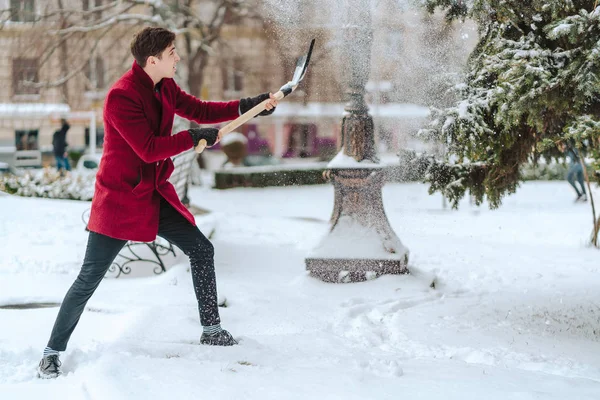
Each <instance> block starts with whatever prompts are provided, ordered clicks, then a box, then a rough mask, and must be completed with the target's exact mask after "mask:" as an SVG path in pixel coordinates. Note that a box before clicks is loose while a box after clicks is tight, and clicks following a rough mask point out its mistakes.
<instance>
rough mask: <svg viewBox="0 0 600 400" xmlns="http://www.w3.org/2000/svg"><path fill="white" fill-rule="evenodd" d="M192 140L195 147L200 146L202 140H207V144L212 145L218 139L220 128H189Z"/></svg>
mask: <svg viewBox="0 0 600 400" xmlns="http://www.w3.org/2000/svg"><path fill="white" fill-rule="evenodd" d="M188 132H189V133H190V136H191V137H192V140H193V141H194V147H196V146H198V143H200V140H202V139H204V140H206V145H207V146H209V147H210V146H212V145H214V144H215V142H216V141H217V136H218V135H219V130H218V129H217V128H192V129H188Z"/></svg>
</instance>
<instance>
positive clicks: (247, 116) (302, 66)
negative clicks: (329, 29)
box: [195, 39, 315, 153]
mask: <svg viewBox="0 0 600 400" xmlns="http://www.w3.org/2000/svg"><path fill="white" fill-rule="evenodd" d="M314 45H315V39H313V40H311V42H310V47H309V48H308V53H306V54H305V55H303V56H302V57H300V58H299V59H298V61H297V62H296V69H295V70H294V76H293V77H292V80H291V81H289V82H288V83H286V84H285V85H283V86H282V87H281V88H280V89H279V91H278V92H277V93H275V94H274V95H273V96H274V97H275V98H276V99H277V100H281V99H283V98H284V97H285V96H287V95H288V94H290V93H292V92H293V91H294V90H296V88H297V87H298V84H299V83H300V81H302V78H304V75H305V74H306V69H307V68H308V63H309V62H310V55H311V53H312V50H313V47H314ZM268 101H269V100H265V101H263V102H262V103H260V104H258V105H256V106H254V107H253V108H251V109H250V110H248V111H246V112H245V113H244V114H242V115H240V116H239V117H237V118H236V119H234V120H233V121H231V122H230V123H228V124H227V125H225V126H224V127H222V128H221V129H219V137H221V138H222V137H223V136H224V135H227V134H228V133H230V132H232V131H233V130H235V129H236V128H237V127H239V126H241V125H243V124H245V123H246V122H248V121H250V120H251V119H252V118H254V117H256V116H257V115H258V114H260V113H261V112H263V111H264V110H265V108H266V107H265V106H266V104H267V102H268ZM206 145H207V143H206V140H204V139H201V140H200V142H199V143H198V145H197V146H196V149H195V150H196V153H202V152H203V151H204V149H205V148H206Z"/></svg>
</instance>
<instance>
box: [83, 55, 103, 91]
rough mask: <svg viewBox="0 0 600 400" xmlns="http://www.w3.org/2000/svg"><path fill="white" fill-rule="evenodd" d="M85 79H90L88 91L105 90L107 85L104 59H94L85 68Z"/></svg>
mask: <svg viewBox="0 0 600 400" xmlns="http://www.w3.org/2000/svg"><path fill="white" fill-rule="evenodd" d="M85 77H86V78H87V79H88V82H87V85H86V86H87V88H88V90H97V89H103V88H104V85H105V83H106V82H105V81H106V80H105V73H104V59H103V58H102V57H92V58H91V59H90V60H89V62H88V64H87V65H86V67H85Z"/></svg>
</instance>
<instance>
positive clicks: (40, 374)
mask: <svg viewBox="0 0 600 400" xmlns="http://www.w3.org/2000/svg"><path fill="white" fill-rule="evenodd" d="M61 375H62V372H59V373H58V374H47V373H45V372H42V371H41V370H40V369H39V368H38V369H37V377H38V378H40V379H55V378H58V377H59V376H61Z"/></svg>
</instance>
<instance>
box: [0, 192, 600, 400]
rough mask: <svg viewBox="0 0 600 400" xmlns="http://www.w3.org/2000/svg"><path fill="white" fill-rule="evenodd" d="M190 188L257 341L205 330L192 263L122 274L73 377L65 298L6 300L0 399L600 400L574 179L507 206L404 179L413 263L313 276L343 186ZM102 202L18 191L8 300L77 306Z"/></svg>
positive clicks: (588, 260)
mask: <svg viewBox="0 0 600 400" xmlns="http://www.w3.org/2000/svg"><path fill="white" fill-rule="evenodd" d="M190 196H191V198H192V202H193V203H194V204H195V205H197V206H199V207H202V208H206V209H209V210H212V211H213V212H212V213H210V214H207V215H203V216H198V217H197V220H198V223H199V225H200V226H201V227H202V228H203V229H212V228H213V227H214V228H215V233H214V236H213V242H214V244H215V249H216V269H217V278H218V286H219V292H220V294H221V295H224V296H226V297H227V300H228V307H227V308H221V318H222V321H223V326H224V327H225V328H226V329H229V330H230V331H231V332H232V333H233V334H234V336H237V337H239V338H240V339H241V344H240V345H239V346H235V347H233V348H213V347H207V346H200V345H198V344H197V342H198V339H199V336H200V332H201V327H200V325H199V321H198V313H197V309H196V307H195V305H194V303H195V300H194V295H193V291H192V284H191V277H190V274H189V271H188V270H187V265H186V264H185V262H184V263H182V264H179V265H177V266H174V267H173V268H171V269H170V270H169V271H168V272H167V273H166V274H163V275H160V276H153V277H147V278H136V279H132V278H119V279H106V280H105V281H104V282H103V283H102V285H101V286H100V288H99V289H98V291H97V292H96V294H95V295H94V297H93V298H92V299H91V300H90V302H89V303H88V308H87V311H86V312H85V313H84V315H83V317H82V319H81V321H80V324H79V326H78V328H77V330H76V331H75V333H74V334H73V337H72V338H71V341H70V343H69V348H68V349H67V351H66V352H65V353H64V354H63V355H62V357H61V358H62V360H63V366H64V371H65V375H64V376H63V377H61V378H59V379H57V380H51V381H42V380H38V379H36V378H35V366H36V364H37V362H38V361H39V358H40V353H41V351H42V349H43V347H44V346H45V344H46V341H47V339H48V335H49V333H50V330H51V329H52V324H53V322H54V318H55V316H56V313H57V310H58V309H57V308H53V307H51V308H42V309H31V310H14V309H0V327H1V329H0V399H38V398H46V399H54V398H56V399H198V398H213V399H241V398H243V399H260V400H264V399H308V398H322V399H361V400H364V399H398V398H407V399H426V400H430V399H461V400H463V399H502V400H505V399H519V400H521V399H565V398H572V399H598V398H600V343H599V342H600V295H599V290H598V288H599V287H600V253H599V252H598V250H594V249H592V248H589V247H587V246H586V241H587V238H588V235H589V232H590V230H591V224H592V221H591V219H592V217H591V211H590V207H589V205H588V204H574V203H573V197H574V196H573V193H572V189H571V188H570V187H569V186H568V184H567V183H566V182H552V183H548V182H531V183H526V184H524V185H523V187H522V188H520V189H519V191H518V192H517V194H515V195H513V196H511V197H509V198H507V199H506V200H505V202H504V205H503V207H502V208H500V209H499V210H494V211H491V210H489V209H487V208H486V207H476V206H474V205H470V204H469V202H468V201H464V202H463V204H462V206H461V209H460V210H458V211H455V210H449V209H444V208H443V206H442V205H443V202H442V199H441V198H440V197H439V196H437V195H435V196H429V195H427V187H426V186H424V185H421V184H389V185H387V186H386V187H385V188H384V204H385V208H386V213H387V215H388V217H389V219H390V222H391V225H392V227H393V228H394V229H395V231H396V233H397V234H398V236H399V238H400V239H401V240H402V242H403V243H404V244H405V245H406V246H407V247H408V248H409V250H410V268H411V271H412V274H411V275H409V276H384V277H381V278H379V279H376V280H372V281H367V282H362V283H354V284H339V285H335V284H326V283H323V282H320V281H318V280H315V279H314V278H311V277H309V276H308V275H307V274H306V273H305V271H304V257H305V256H306V255H307V254H308V253H309V252H310V250H311V249H312V248H313V247H314V246H315V245H316V244H317V243H318V242H319V239H320V238H321V236H322V235H323V234H325V233H326V232H327V229H328V224H327V220H328V219H329V216H330V214H331V210H332V205H333V189H332V187H331V186H329V185H322V186H311V187H299V188H298V187H296V188H271V189H233V190H227V191H216V190H212V189H209V188H206V187H195V188H192V189H191V192H190ZM596 196H597V198H599V199H600V191H596ZM88 207H89V203H85V202H76V201H59V200H44V199H30V198H17V197H13V196H0V246H1V248H0V254H2V258H1V261H0V306H2V305H8V304H16V303H29V302H50V303H52V302H60V301H61V300H62V296H64V294H65V292H66V290H67V288H68V287H69V286H70V284H71V283H72V281H73V279H74V278H75V276H76V274H77V271H78V269H79V265H80V263H81V261H82V258H83V255H84V251H85V244H86V240H87V235H86V232H85V231H84V229H83V223H82V221H81V214H82V213H83V212H84V211H85V210H86V209H87V208H88ZM432 282H435V289H434V288H431V287H430V284H431V283H432Z"/></svg>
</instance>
